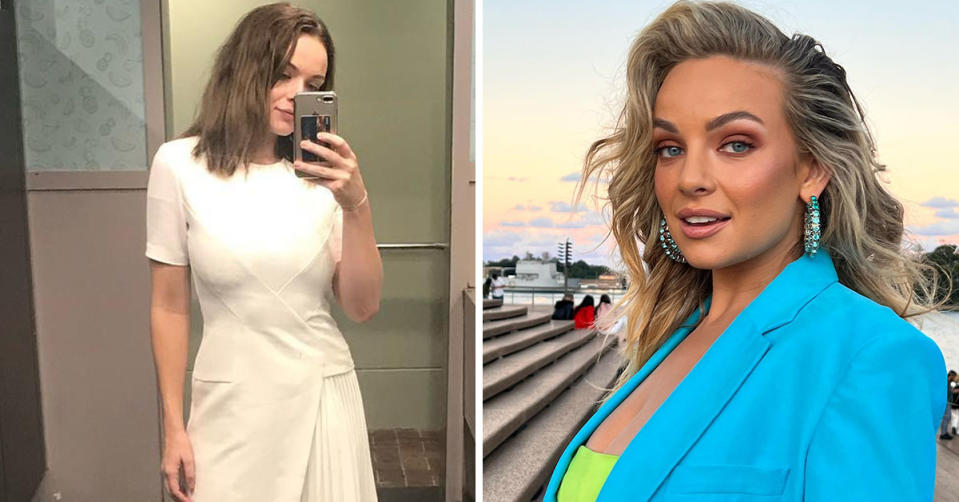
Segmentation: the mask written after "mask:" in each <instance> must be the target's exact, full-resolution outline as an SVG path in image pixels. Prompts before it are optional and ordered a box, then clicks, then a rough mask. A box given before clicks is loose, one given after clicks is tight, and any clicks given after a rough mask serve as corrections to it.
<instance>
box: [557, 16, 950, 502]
mask: <svg viewBox="0 0 959 502" xmlns="http://www.w3.org/2000/svg"><path fill="white" fill-rule="evenodd" d="M627 79H628V96H627V101H626V104H625V106H624V109H623V111H622V115H621V118H620V121H619V124H618V127H617V128H616V130H615V131H614V132H613V133H612V135H610V136H609V137H606V138H603V139H601V140H599V141H597V142H596V143H594V144H593V145H592V147H591V148H590V150H589V153H588V155H587V160H586V170H585V171H586V176H587V177H588V176H589V175H591V174H594V173H597V172H605V173H606V174H608V175H610V176H611V182H610V184H609V189H608V191H609V204H610V206H611V209H612V233H613V235H614V236H615V238H616V240H617V243H618V244H619V249H620V251H621V252H622V255H623V259H624V262H625V263H626V264H627V266H628V268H629V271H630V274H631V282H630V289H629V291H628V292H627V294H626V297H625V298H624V300H623V301H622V302H620V303H621V305H625V306H626V307H625V308H626V310H627V311H628V312H627V314H628V319H629V321H628V331H627V339H626V342H627V343H626V345H627V355H628V357H629V358H630V364H629V366H628V367H627V370H626V372H625V373H624V375H623V379H622V381H621V382H620V385H619V387H618V390H616V391H615V393H614V394H612V395H611V396H610V397H609V399H608V400H607V401H606V402H605V403H604V404H603V406H602V407H601V408H600V409H599V411H598V412H597V413H596V414H595V415H594V416H593V417H592V418H591V419H590V420H589V421H588V422H587V423H586V425H585V426H584V427H583V428H582V429H581V430H580V431H579V433H578V434H577V435H576V436H575V437H574V438H573V440H572V442H571V443H570V445H569V446H568V447H567V448H566V450H565V451H564V453H563V454H562V457H561V458H560V461H559V464H558V465H557V466H556V469H555V471H554V473H553V476H552V478H551V480H550V482H549V485H548V487H547V492H546V495H545V500H547V501H550V502H554V501H557V500H558V501H559V502H578V501H589V502H592V501H594V500H598V501H619V500H629V501H645V500H664V501H665V500H697V501H699V500H716V501H719V500H729V501H732V500H737V501H752V500H755V501H759V500H790V501H799V500H806V501H835V500H842V501H852V500H856V501H858V500H870V501H874V500H889V501H906V500H908V501H929V500H932V496H933V485H934V477H935V464H936V444H935V434H936V426H937V425H938V423H939V420H940V419H941V418H942V415H943V409H944V406H945V404H946V403H945V399H944V394H943V385H942V380H943V376H944V375H945V367H944V363H943V358H942V354H941V353H940V351H939V349H938V348H937V346H936V345H935V344H934V343H933V342H932V341H931V340H930V339H928V338H927V337H925V336H924V335H923V334H922V333H921V332H919V331H918V330H916V329H915V328H913V327H912V326H911V325H910V324H909V323H907V322H906V321H905V320H903V318H904V317H908V316H910V315H914V314H916V313H920V312H923V311H926V310H928V309H929V308H930V305H929V300H928V298H931V296H929V294H930V292H931V291H932V290H933V289H934V288H935V285H934V284H928V283H927V279H925V276H924V275H923V274H922V272H923V270H922V267H920V266H919V265H918V264H916V263H914V262H913V261H911V259H910V258H909V257H907V256H904V255H903V253H902V252H901V247H900V246H901V238H902V234H903V222H902V218H903V209H902V206H901V205H900V204H899V203H898V202H897V201H896V200H895V199H894V198H893V197H892V196H890V194H889V193H888V192H887V191H886V190H885V189H884V188H883V186H882V184H881V183H880V181H879V180H878V179H877V177H876V173H877V172H878V171H882V170H883V166H881V165H880V164H878V163H877V161H876V159H875V155H874V151H873V145H874V143H873V140H872V138H871V136H870V133H869V131H868V129H867V128H866V126H865V123H864V118H863V116H862V112H861V109H860V107H859V105H858V103H857V101H856V99H855V97H854V96H853V94H852V92H851V91H850V89H849V87H848V85H847V83H846V75H845V71H844V70H843V68H842V67H841V66H839V65H838V64H836V63H835V62H833V61H832V60H831V59H830V58H829V57H828V56H827V55H826V53H825V51H824V50H823V48H822V47H821V46H820V45H819V43H818V42H816V40H814V39H813V38H811V37H809V36H807V35H794V36H792V37H788V36H786V35H784V34H783V33H782V32H781V31H780V30H779V29H777V28H776V27H775V26H774V25H773V24H772V23H770V22H769V21H768V20H766V19H765V18H763V17H761V16H759V15H757V14H755V13H753V12H751V11H749V10H746V9H744V8H742V7H739V6H736V5H733V4H728V3H692V2H686V1H681V2H678V3H676V4H674V5H673V6H672V7H670V8H669V9H668V10H666V12H664V13H663V14H661V15H660V16H659V17H658V18H657V19H656V20H655V21H653V22H652V23H651V24H650V25H649V26H647V27H646V28H645V29H644V30H643V31H642V32H641V33H640V35H639V36H638V37H637V39H636V40H635V42H634V43H633V45H632V48H631V50H630V52H629V59H628V62H627ZM644 264H645V266H646V269H644ZM916 291H921V292H923V294H920V295H917V294H916Z"/></svg>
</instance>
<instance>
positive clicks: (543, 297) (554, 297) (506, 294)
mask: <svg viewBox="0 0 959 502" xmlns="http://www.w3.org/2000/svg"><path fill="white" fill-rule="evenodd" d="M570 293H572V294H573V303H574V304H576V305H579V302H581V301H583V298H584V297H585V296H586V295H592V297H593V301H594V303H596V304H598V303H599V297H600V296H602V295H604V294H607V295H609V297H610V299H612V301H613V303H616V300H618V299H620V298H622V296H623V295H625V294H626V290H625V289H598V288H597V289H593V288H590V289H570ZM490 297H491V298H492V295H491V296H490ZM562 298H563V292H562V291H561V290H557V289H556V288H541V287H532V286H512V287H506V288H504V289H503V303H511V304H517V305H531V306H535V305H546V306H549V307H552V306H553V305H554V304H555V303H556V302H557V301H559V300H561V299H562Z"/></svg>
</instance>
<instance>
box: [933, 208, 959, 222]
mask: <svg viewBox="0 0 959 502" xmlns="http://www.w3.org/2000/svg"><path fill="white" fill-rule="evenodd" d="M936 216H938V217H939V218H948V219H950V220H955V219H959V213H957V212H956V208H954V207H947V208H944V209H940V210H938V211H936Z"/></svg>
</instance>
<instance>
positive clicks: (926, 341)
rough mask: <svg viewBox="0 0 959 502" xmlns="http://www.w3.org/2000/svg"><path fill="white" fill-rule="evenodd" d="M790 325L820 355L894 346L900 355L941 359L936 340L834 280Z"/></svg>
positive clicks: (878, 349) (854, 352)
mask: <svg viewBox="0 0 959 502" xmlns="http://www.w3.org/2000/svg"><path fill="white" fill-rule="evenodd" d="M790 325H792V328H793V329H791V330H789V331H790V332H791V335H792V336H795V335H796V334H799V336H798V338H799V339H800V340H803V341H804V342H805V344H808V345H810V346H811V347H814V348H813V349H811V350H815V351H817V352H819V353H821V354H823V355H825V354H830V353H832V354H835V355H837V356H840V357H843V356H845V357H850V358H852V357H856V355H858V354H860V353H862V352H863V351H871V352H876V351H882V350H883V347H894V348H895V351H899V352H900V355H901V356H902V357H909V356H915V357H919V358H922V359H924V360H927V361H930V362H934V361H933V360H936V359H938V360H941V359H942V352H941V351H940V350H939V347H938V346H937V345H936V343H935V342H934V341H933V340H932V339H930V338H929V337H928V336H926V334H925V333H923V332H922V331H920V330H919V329H918V328H916V327H915V326H914V325H913V324H912V323H910V322H909V321H907V320H905V319H903V318H901V317H900V316H899V315H898V314H896V312H895V311H893V310H892V309H891V308H889V307H887V306H885V305H880V304H879V303H877V302H875V301H873V300H872V299H870V298H868V297H866V296H864V295H862V294H860V293H858V292H856V291H854V290H852V289H850V288H848V287H846V286H845V285H843V284H841V283H838V282H836V283H833V284H832V285H830V286H829V287H827V288H826V289H825V290H823V291H822V292H821V293H820V294H819V295H817V296H816V297H815V298H813V299H812V300H811V301H810V302H809V303H808V304H807V305H806V306H804V307H803V308H802V309H801V310H800V311H799V313H798V314H797V315H796V318H795V319H794V320H793V322H792V323H790ZM895 351H891V352H895ZM889 355H894V354H893V353H890V354H889Z"/></svg>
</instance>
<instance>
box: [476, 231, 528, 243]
mask: <svg viewBox="0 0 959 502" xmlns="http://www.w3.org/2000/svg"><path fill="white" fill-rule="evenodd" d="M521 240H523V238H522V237H521V236H520V235H519V234H516V233H514V232H509V231H497V232H488V233H484V234H483V246H512V245H514V244H516V243H517V242H519V241H521Z"/></svg>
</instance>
